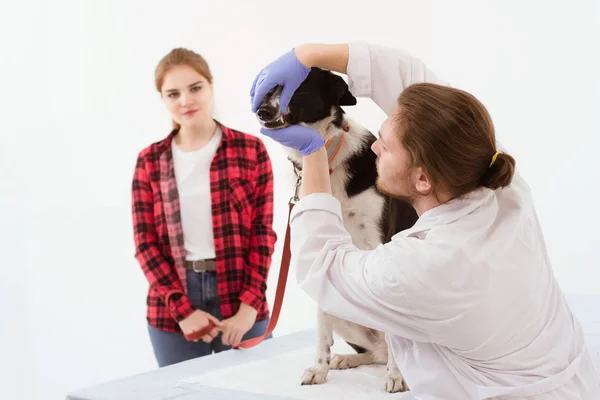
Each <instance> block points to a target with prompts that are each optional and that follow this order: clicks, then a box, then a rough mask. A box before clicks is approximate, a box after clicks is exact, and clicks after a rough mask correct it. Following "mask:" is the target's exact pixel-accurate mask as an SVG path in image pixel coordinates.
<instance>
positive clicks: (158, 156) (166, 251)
mask: <svg viewBox="0 0 600 400" xmlns="http://www.w3.org/2000/svg"><path fill="white" fill-rule="evenodd" d="M219 126H220V127H221V130H222V131H223V136H222V141H221V144H220V146H219V148H218V150H217V153H216V154H215V157H214V159H213V161H212V164H211V167H210V187H211V201H212V210H213V212H212V223H213V228H214V244H215V251H216V268H217V271H216V273H217V281H218V293H219V300H220V303H221V313H222V316H223V318H229V317H231V316H232V315H234V314H235V313H236V312H237V311H238V309H239V306H240V301H243V302H244V303H247V304H249V305H250V306H252V307H254V308H255V309H256V310H257V311H258V315H257V318H256V319H257V321H260V320H263V319H265V318H267V317H268V316H269V306H268V304H267V299H266V294H265V293H266V288H267V275H268V273H269V267H270V264H271V255H272V254H273V250H274V245H275V241H276V238H277V236H276V234H275V232H274V230H273V229H272V223H273V179H272V178H273V171H272V169H271V161H270V158H269V155H268V153H267V150H266V148H265V146H264V144H263V142H262V141H261V140H260V139H258V138H257V137H255V136H252V135H250V134H246V133H242V132H238V131H235V130H233V129H229V128H227V127H225V126H223V125H219ZM174 135H176V131H173V132H171V134H170V135H169V136H168V137H167V138H165V139H164V140H162V141H160V142H157V143H153V144H152V145H150V146H148V147H147V148H145V149H144V150H142V151H141V152H140V154H139V155H138V159H137V164H136V167H135V174H134V177H133V184H132V209H133V227H134V239H135V246H136V247H135V248H136V251H135V257H136V259H137V260H138V261H139V263H140V265H141V267H142V270H143V271H144V274H145V275H146V278H147V279H148V282H149V283H150V285H149V289H148V295H147V306H148V308H147V315H146V318H147V320H148V322H149V323H150V325H151V326H153V327H155V328H158V329H163V330H167V331H173V332H181V329H180V327H179V324H178V322H179V321H181V320H182V319H184V318H186V317H187V316H188V315H190V314H191V313H192V312H193V311H194V310H195V308H194V306H193V305H192V303H191V302H190V300H189V299H188V296H187V282H186V273H185V269H184V267H183V263H184V261H185V255H186V251H185V248H184V245H183V243H184V242H183V230H182V227H181V220H180V212H179V210H180V209H179V198H178V192H177V182H176V180H175V171H174V167H173V156H172V153H171V140H172V139H173V136H174ZM167 303H168V306H167V305H166V304H167Z"/></svg>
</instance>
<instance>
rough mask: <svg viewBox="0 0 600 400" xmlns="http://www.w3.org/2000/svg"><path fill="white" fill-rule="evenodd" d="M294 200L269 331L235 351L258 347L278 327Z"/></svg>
mask: <svg viewBox="0 0 600 400" xmlns="http://www.w3.org/2000/svg"><path fill="white" fill-rule="evenodd" d="M294 200H295V198H292V199H291V200H290V211H289V213H288V221H287V229H286V232H285V241H284V244H283V254H282V256H281V267H280V269H279V281H278V282H277V289H276V290H275V303H274V304H273V312H272V313H271V319H270V320H269V325H268V326H267V331H266V332H265V334H264V335H263V336H258V337H255V338H251V339H248V340H244V341H243V342H241V343H240V344H238V345H237V346H233V348H234V349H237V348H243V349H249V348H251V347H254V346H256V345H257V344H259V343H260V342H262V341H263V340H265V338H266V337H267V336H269V335H270V334H271V333H272V332H273V329H275V326H276V325H277V321H278V320H279V313H280V311H281V305H282V304H283V296H284V294H285V285H286V283H287V277H288V272H289V269H290V258H291V254H290V216H291V214H292V208H294V204H295V201H294Z"/></svg>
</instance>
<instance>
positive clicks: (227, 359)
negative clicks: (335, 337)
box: [67, 295, 600, 400]
mask: <svg viewBox="0 0 600 400" xmlns="http://www.w3.org/2000/svg"><path fill="white" fill-rule="evenodd" d="M567 299H568V301H569V304H570V305H571V307H572V309H573V312H574V313H575V315H576V316H577V318H579V320H580V321H581V323H582V324H583V326H584V330H585V332H586V339H587V343H588V347H589V348H590V350H591V352H592V353H593V354H592V355H593V357H594V358H595V360H596V362H597V363H598V365H599V366H600V296H583V295H570V296H567ZM284 312H285V310H284ZM308 348H311V349H314V348H315V331H314V330H305V331H300V332H296V333H293V334H289V335H284V336H281V337H277V336H275V337H274V338H273V339H270V340H267V341H264V342H263V343H261V344H260V345H258V346H256V347H254V348H252V349H247V350H230V351H226V352H222V353H218V354H212V355H210V356H205V357H200V358H197V359H194V360H190V361H186V362H183V363H179V364H175V365H171V366H168V367H164V368H159V369H155V370H152V371H149V372H146V373H143V374H139V375H134V376H131V377H127V378H124V379H120V380H116V381H112V382H106V383H103V384H99V385H95V386H92V387H88V388H83V389H81V390H77V391H74V392H72V393H69V394H68V395H67V400H137V399H139V400H142V399H143V400H167V399H177V400H189V399H237V400H245V399H252V400H254V399H266V400H270V399H291V398H292V397H285V396H269V395H266V394H263V393H252V392H250V391H245V390H243V391H240V390H231V389H224V388H219V387H212V386H204V385H201V384H194V385H182V384H181V381H182V380H185V379H186V378H189V377H191V376H198V375H202V374H204V373H208V372H211V371H215V370H219V369H222V368H227V367H231V366H232V365H241V364H244V363H248V362H254V361H258V360H265V359H268V358H270V357H274V356H279V355H282V354H283V353H287V352H292V351H297V350H300V349H308ZM307 366H308V365H302V366H299V367H301V368H302V369H303V368H305V367H307ZM298 378H299V377H298ZM298 380H299V379H298ZM293 398H297V397H293Z"/></svg>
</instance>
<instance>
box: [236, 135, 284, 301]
mask: <svg viewBox="0 0 600 400" xmlns="http://www.w3.org/2000/svg"><path fill="white" fill-rule="evenodd" d="M257 148H258V149H257V159H258V163H257V171H258V176H257V183H256V188H255V192H254V209H253V213H252V232H251V242H250V251H249V255H248V262H247V265H246V274H245V277H246V278H245V280H244V283H243V286H242V291H241V293H240V300H241V301H243V302H244V303H246V304H248V305H250V306H252V307H254V308H256V309H258V308H259V306H260V304H261V303H262V301H264V298H265V293H266V290H267V277H268V273H269V267H270V265H271V256H272V254H273V250H274V245H275V241H276V239H277V235H276V233H275V231H274V230H273V169H272V166H271V159H270V158H269V154H268V152H267V149H266V147H265V145H264V143H263V142H262V141H260V140H258V141H257Z"/></svg>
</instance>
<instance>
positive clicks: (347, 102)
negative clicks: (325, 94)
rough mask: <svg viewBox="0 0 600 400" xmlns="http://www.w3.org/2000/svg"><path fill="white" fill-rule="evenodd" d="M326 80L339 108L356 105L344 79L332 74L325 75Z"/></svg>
mask: <svg viewBox="0 0 600 400" xmlns="http://www.w3.org/2000/svg"><path fill="white" fill-rule="evenodd" d="M327 80H328V81H329V85H330V87H331V90H332V92H333V95H334V96H335V99H336V100H337V102H338V104H339V105H340V106H354V105H356V97H354V96H353V95H352V93H350V91H349V90H348V84H347V83H346V82H345V81H344V79H343V78H342V77H341V76H339V75H336V74H334V73H332V72H330V73H328V74H327Z"/></svg>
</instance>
